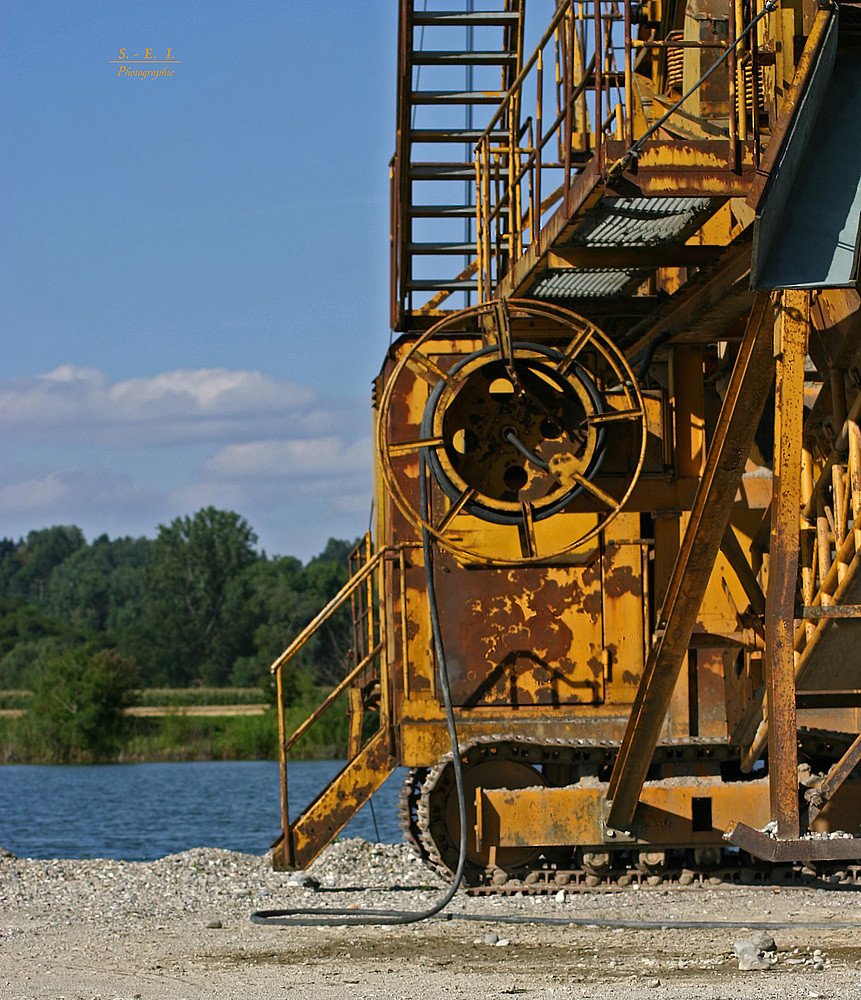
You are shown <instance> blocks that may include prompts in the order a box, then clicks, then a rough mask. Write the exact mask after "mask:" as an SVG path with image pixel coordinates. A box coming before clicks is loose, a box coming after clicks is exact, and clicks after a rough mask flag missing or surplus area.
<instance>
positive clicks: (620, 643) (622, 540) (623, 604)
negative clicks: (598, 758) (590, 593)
mask: <svg viewBox="0 0 861 1000" xmlns="http://www.w3.org/2000/svg"><path fill="white" fill-rule="evenodd" d="M639 533H640V516H639V514H620V515H619V516H618V517H617V518H616V520H615V521H614V522H613V523H612V524H611V525H610V526H609V527H608V529H607V531H606V532H605V536H604V553H603V556H602V560H601V569H602V581H601V583H602V593H603V605H604V640H603V641H604V651H605V654H604V661H605V664H606V667H605V669H606V685H607V698H608V700H609V701H611V702H613V703H614V704H625V703H630V702H631V701H633V698H634V694H635V693H636V690H637V685H638V684H639V682H640V677H641V676H642V673H643V662H644V660H645V643H644V634H645V626H644V621H643V613H644V609H643V590H644V588H643V553H644V548H643V546H642V545H640V544H638V541H637V539H638V536H639Z"/></svg>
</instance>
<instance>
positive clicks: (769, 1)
mask: <svg viewBox="0 0 861 1000" xmlns="http://www.w3.org/2000/svg"><path fill="white" fill-rule="evenodd" d="M776 7H777V0H766V2H765V6H764V7H763V9H762V10H761V11H760V12H759V13H758V14H757V15H756V17H755V18H754V19H753V20H752V21H751V22H750V24H749V25H748V26H747V27H746V28H745V29H744V31H742V33H741V34H740V35H738V36H737V37H736V39H735V41H734V42H733V44H732V47H731V48H727V49H726V51H725V52H724V53H723V55H722V56H721V57H720V59H717V60H716V61H715V62H714V63H712V65H711V66H710V67H709V68H708V69H707V70H706V72H705V73H703V75H702V76H701V77H700V78H699V80H697V82H696V83H695V84H694V85H693V86H692V87H691V88H690V89H689V90H688V91H687V92H686V93H685V94H683V95H682V96H681V97H680V98H679V99H678V101H676V103H675V104H674V105H673V106H672V107H671V108H670V109H669V111H667V113H666V114H665V115H662V116H661V117H660V118H659V119H658V120H657V121H656V122H654V123H653V124H652V125H650V126H649V128H647V129H646V131H645V132H644V133H643V134H642V135H641V136H640V138H639V139H637V141H636V142H635V143H634V144H633V146H631V148H630V149H629V150H628V152H627V153H625V155H624V156H622V157H621V158H620V159H618V160H617V161H616V162H615V163H614V164H613V166H612V167H611V168H610V173H611V174H612V173H614V172H619V173H621V171H622V170H624V169H625V167H626V166H627V165H628V163H630V161H631V160H632V159H635V158H636V157H637V156H639V154H640V152H641V151H642V148H643V145H644V143H645V142H646V141H647V140H648V139H651V137H652V136H653V135H654V134H655V132H657V131H658V129H660V128H661V127H662V126H663V125H664V124H665V123H666V122H667V121H669V119H670V118H672V116H673V115H674V114H675V113H676V112H677V111H678V110H679V108H680V107H681V106H682V105H683V104H684V103H685V101H686V100H687V99H688V98H689V97H690V96H691V94H693V93H694V92H695V91H697V90H699V88H700V87H701V86H702V85H703V84H704V83H705V82H706V80H708V78H709V77H710V76H711V75H712V73H714V72H715V70H716V69H718V67H719V66H721V65H722V64H723V63H724V62H726V60H727V59H728V58H729V56H730V53H731V52H734V51H735V49H736V47H737V46H738V45H739V44H740V43H741V42H742V41H743V40H744V39H745V38H746V37H747V35H749V34H750V32H751V31H752V30H753V29H754V28H755V27H756V25H757V24H758V23H759V22H760V21H761V20H762V19H763V18H764V17H765V15H766V14H770V13H772V12H773V11H774V10H775V9H776Z"/></svg>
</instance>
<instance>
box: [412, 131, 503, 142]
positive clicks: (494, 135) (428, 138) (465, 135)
mask: <svg viewBox="0 0 861 1000" xmlns="http://www.w3.org/2000/svg"><path fill="white" fill-rule="evenodd" d="M483 135H484V130H483V129H477V128H461V129H457V128H455V129H448V128H417V129H414V130H413V131H411V132H410V140H411V141H412V142H468V143H476V142H478V140H479V139H480V138H481V137H482V136H483ZM490 138H491V139H492V140H493V141H494V142H504V141H505V140H506V139H507V138H508V133H507V132H491V133H490Z"/></svg>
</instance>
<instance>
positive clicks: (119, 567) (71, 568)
mask: <svg viewBox="0 0 861 1000" xmlns="http://www.w3.org/2000/svg"><path fill="white" fill-rule="evenodd" d="M152 546H153V543H152V542H151V541H150V540H149V539H147V538H117V539H115V540H114V541H111V539H110V538H108V536H107V535H102V536H101V537H99V538H97V539H96V540H95V541H94V542H93V544H92V545H83V546H81V548H79V549H77V550H76V551H75V552H73V553H72V554H71V555H70V556H69V557H68V558H67V559H66V560H64V562H63V563H62V564H61V565H59V566H58V567H57V568H56V569H55V570H54V572H53V573H52V574H51V579H50V581H49V583H48V587H47V591H46V594H45V610H46V612H47V613H48V614H51V615H53V616H54V617H55V618H60V619H62V620H63V621H66V622H69V623H70V624H72V625H75V626H77V627H79V628H82V629H89V630H92V631H94V632H109V631H112V630H114V629H117V628H118V627H128V626H129V625H130V624H131V623H132V622H133V621H134V620H135V619H136V618H138V617H139V616H140V613H141V607H142V601H143V589H144V582H145V568H146V566H147V564H148V562H149V558H150V554H151V550H152Z"/></svg>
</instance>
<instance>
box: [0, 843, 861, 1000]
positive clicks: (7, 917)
mask: <svg viewBox="0 0 861 1000" xmlns="http://www.w3.org/2000/svg"><path fill="white" fill-rule="evenodd" d="M444 889H445V884H444V882H443V881H442V879H440V878H439V877H437V876H436V875H434V874H433V873H431V872H429V871H428V870H427V869H426V868H425V867H424V865H423V864H422V863H421V862H420V861H419V859H418V858H417V857H416V856H415V855H414V854H413V853H412V852H411V850H410V849H409V848H407V847H406V846H402V845H381V844H368V843H366V842H364V841H361V840H344V841H341V842H339V843H336V844H334V845H333V846H332V847H331V848H329V849H328V850H327V851H326V852H325V853H324V855H323V856H322V857H321V858H320V859H318V861H317V862H316V863H315V864H314V865H313V866H312V867H311V868H310V869H309V871H308V872H307V873H305V874H304V875H303V874H302V873H299V874H297V873H280V872H273V871H272V869H271V868H270V865H269V860H268V857H265V856H263V857H258V856H253V855H246V854H236V853H233V852H230V851H222V850H215V849H211V848H198V849H195V850H190V851H185V852H183V853H182V854H176V855H171V856H168V857H165V858H161V859H159V860H157V861H153V862H124V861H110V860H54V861H40V860H32V859H18V858H15V857H13V856H10V855H7V854H4V856H2V857H0V996H2V997H3V998H7V1000H93V998H101V1000H127V998H128V1000H131V998H141V1000H144V998H152V1000H194V998H198V997H212V998H231V997H238V996H249V997H254V998H255V1000H269V998H284V997H289V996H301V997H303V998H305V997H308V998H310V1000H323V998H329V997H332V998H335V997H339V998H340V997H343V996H344V995H345V990H346V991H348V992H349V995H350V996H351V997H352V998H355V1000H365V998H368V1000H371V998H377V997H379V998H382V997H386V998H395V1000H419V998H422V1000H424V998H429V1000H437V998H439V1000H442V998H446V1000H451V998H455V997H461V996H462V997H464V998H466V997H472V996H475V995H478V996H481V997H500V998H502V997H508V996H511V995H514V994H524V995H525V994H530V995H532V996H535V997H538V996H540V997H560V998H562V997H565V998H570V997H574V998H580V997H582V998H586V997H589V998H607V1000H609V998H612V1000H628V998H634V997H639V996H641V995H642V993H643V991H644V990H648V992H649V995H650V996H661V997H673V998H689V997H703V998H709V1000H712V998H730V997H732V998H734V1000H735V998H738V1000H748V998H750V1000H754V998H755V1000H767V998H772V997H773V998H775V1000H777V998H789V1000H795V998H798V1000H802V998H803V1000H816V998H826V997H843V996H849V995H853V996H854V995H859V994H861V894H859V891H858V890H856V889H855V888H851V887H845V886H840V887H834V888H829V889H824V888H815V887H806V888H794V887H793V888H776V887H758V888H752V887H744V888H739V887H729V886H717V887H709V888H701V887H700V888H694V887H689V888H681V887H673V888H662V887H655V888H648V889H645V888H644V889H640V890H636V891H634V890H627V891H622V892H609V893H596V894H583V893H567V892H565V891H562V892H559V893H556V894H552V895H549V896H520V897H518V896H514V897H501V896H496V897H470V896H467V895H466V893H464V892H463V891H461V892H459V893H458V895H457V896H456V897H455V899H454V900H453V901H452V903H451V904H450V905H449V907H448V908H447V910H446V911H445V914H443V915H442V916H440V917H436V918H434V919H432V920H429V921H425V922H422V923H419V924H413V925H406V926H400V927H384V926H367V927H365V926H344V925H341V926H327V927H315V926H300V927H268V926H261V925H258V924H254V923H252V922H251V920H250V914H251V913H252V911H254V910H258V909H275V908H284V907H291V908H320V909H325V908H331V907H341V908H348V909H350V910H352V911H358V910H361V909H364V908H368V907H376V908H384V909H401V910H421V909H425V908H426V907H428V906H430V905H431V904H432V903H433V902H434V901H435V900H436V899H437V898H438V897H439V895H440V894H441V893H442V892H443V891H444ZM551 920H552V921H557V922H556V923H550V922H549V921H551ZM558 921H562V923H559V922H558ZM685 921H695V922H696V921H711V922H714V923H713V924H712V926H708V927H697V928H684V927H679V926H675V925H677V924H678V923H679V922H685ZM638 922H639V923H641V924H642V926H631V924H632V923H638ZM726 922H737V923H739V924H741V925H744V924H745V923H747V924H748V925H757V924H763V925H766V929H765V931H764V930H763V929H762V928H760V929H757V928H755V927H748V928H747V929H746V928H745V927H738V928H735V927H728V926H725V924H726ZM614 924H616V925H615V926H614ZM811 924H817V925H819V926H810V925H811ZM770 942H771V943H770ZM740 966H742V967H743V968H745V969H746V971H742V968H740Z"/></svg>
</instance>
